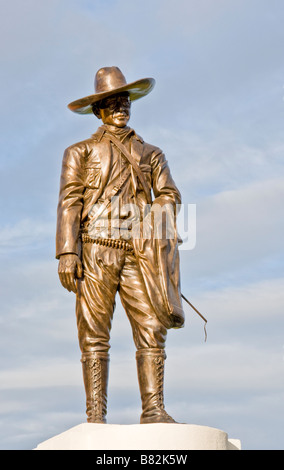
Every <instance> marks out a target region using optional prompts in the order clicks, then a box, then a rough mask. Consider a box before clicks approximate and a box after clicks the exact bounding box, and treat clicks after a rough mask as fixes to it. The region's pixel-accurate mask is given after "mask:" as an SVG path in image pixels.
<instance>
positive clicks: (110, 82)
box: [95, 67, 127, 93]
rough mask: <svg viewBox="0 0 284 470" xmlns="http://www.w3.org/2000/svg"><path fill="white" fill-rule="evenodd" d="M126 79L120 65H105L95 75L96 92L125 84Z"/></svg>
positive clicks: (106, 90)
mask: <svg viewBox="0 0 284 470" xmlns="http://www.w3.org/2000/svg"><path fill="white" fill-rule="evenodd" d="M126 84H127V83H126V79H125V76H124V75H123V73H122V72H121V70H120V69H119V68H118V67H103V68H101V69H100V70H98V72H97V73H96V76H95V91H96V93H105V92H109V91H113V90H116V89H117V88H120V87H123V86H125V85H126Z"/></svg>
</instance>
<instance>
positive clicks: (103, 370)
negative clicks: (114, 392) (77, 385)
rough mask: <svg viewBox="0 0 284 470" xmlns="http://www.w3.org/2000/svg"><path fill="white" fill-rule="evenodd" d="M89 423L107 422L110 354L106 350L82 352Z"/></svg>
mask: <svg viewBox="0 0 284 470" xmlns="http://www.w3.org/2000/svg"><path fill="white" fill-rule="evenodd" d="M81 362H82V368H83V379H84V385H85V391H86V406H87V408H86V414H87V422H88V423H101V424H105V423H106V414H107V384H108V364H109V355H108V353H107V352H104V351H95V352H90V353H83V354H82V359H81Z"/></svg>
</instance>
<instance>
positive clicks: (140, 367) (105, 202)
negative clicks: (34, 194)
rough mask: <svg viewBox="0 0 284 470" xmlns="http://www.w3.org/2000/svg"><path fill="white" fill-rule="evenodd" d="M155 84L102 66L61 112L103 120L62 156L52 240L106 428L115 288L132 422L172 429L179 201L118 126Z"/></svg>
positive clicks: (154, 159) (96, 413)
mask: <svg viewBox="0 0 284 470" xmlns="http://www.w3.org/2000/svg"><path fill="white" fill-rule="evenodd" d="M154 83H155V81H154V80H153V79H152V78H145V79H142V80H138V81H135V82H133V83H127V82H126V79H125V77H124V75H123V74H122V72H121V71H120V69H119V68H117V67H104V68H102V69H100V70H99V71H98V72H97V74H96V77H95V94H93V95H90V96H87V97H85V98H82V99H80V100H77V101H74V102H72V103H70V104H69V105H68V106H69V108H70V109H71V110H72V111H74V112H77V113H80V114H88V113H94V114H95V115H96V116H97V117H98V118H99V119H101V120H102V122H103V125H102V126H101V127H99V128H98V130H97V131H96V132H95V134H94V135H92V136H91V137H90V138H89V139H87V140H84V141H82V142H79V143H76V144H74V145H71V146H70V147H69V148H67V149H66V151H65V153H64V158H63V164H62V174H61V183H60V196H59V204H58V219H57V237H56V257H57V258H58V259H59V266H58V272H59V278H60V281H61V283H62V285H63V286H64V287H65V288H66V289H68V291H73V292H75V293H76V317H77V326H78V338H79V345H80V349H81V352H82V359H81V361H82V367H83V379H84V385H85V391H86V406H87V409H86V413H87V421H88V422H91V423H105V422H106V413H107V383H108V364H109V348H110V344H109V340H110V330H111V324H112V318H113V312H114V307H115V296H116V293H117V291H118V292H119V295H120V298H121V302H122V305H123V307H124V309H125V311H126V314H127V316H128V319H129V321H130V324H131V327H132V332H133V339H134V343H135V346H136V348H137V352H136V360H137V371H138V381H139V387H140V392H141V400H142V414H141V418H140V423H142V424H144V423H174V422H175V421H174V419H173V418H172V417H170V416H169V415H168V414H167V412H166V410H165V407H164V396H163V382H164V361H165V358H166V354H165V343H166V336H167V330H168V329H169V328H180V327H182V326H183V324H184V313H183V308H182V301H181V293H180V278H179V253H178V243H179V240H178V236H177V232H176V228H175V218H176V207H177V205H178V204H180V202H181V196H180V193H179V191H178V189H177V187H176V185H175V183H174V181H173V179H172V176H171V173H170V170H169V167H168V164H167V161H166V159H165V156H164V154H163V152H162V151H161V150H160V149H159V148H157V147H155V146H153V145H150V144H148V143H146V142H144V140H143V139H142V138H141V137H140V136H139V135H137V134H136V132H135V131H134V130H133V129H131V128H130V127H128V125H127V124H128V121H129V118H130V107H131V103H132V101H134V100H137V99H139V98H142V97H143V96H145V95H147V94H148V93H149V92H150V91H151V90H152V88H153V86H154ZM159 211H160V213H161V217H158V218H156V217H155V215H156V213H157V212H159ZM114 214H115V215H114ZM165 215H166V219H169V220H167V224H168V229H167V230H165V217H164V216H165ZM168 215H169V217H168ZM155 220H156V222H155ZM157 220H158V222H157ZM145 221H147V224H145ZM145 226H146V229H145ZM157 226H158V228H159V230H158V232H159V233H158V236H156V235H157ZM149 234H150V235H149Z"/></svg>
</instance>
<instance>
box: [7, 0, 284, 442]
mask: <svg viewBox="0 0 284 470" xmlns="http://www.w3.org/2000/svg"><path fill="white" fill-rule="evenodd" d="M0 8H1V15H0V18H1V19H0V21H1V28H0V34H1V41H0V44H1V46H0V47H1V62H2V67H1V78H0V80H1V89H2V99H1V110H0V113H1V129H2V132H1V150H2V151H1V185H0V192H1V199H0V201H1V213H2V217H1V226H0V234H1V238H0V252H1V258H2V263H1V265H2V269H1V274H0V276H1V282H0V286H1V287H0V288H1V316H0V323H1V329H0V335H1V343H0V349H1V355H0V357H1V360H0V396H1V401H0V414H1V420H0V421H1V427H0V447H1V448H2V449H32V448H34V447H36V445H37V444H38V443H39V442H42V441H43V440H45V439H47V438H49V437H51V436H53V435H55V434H59V433H61V432H63V431H65V430H67V429H68V428H70V427H71V426H75V425H77V424H79V423H81V422H84V421H85V397H84V391H83V383H82V377H81V364H80V352H79V348H78V344H77V332H76V322H75V313H74V300H75V299H74V296H73V294H71V293H68V292H67V291H65V290H64V289H63V288H62V287H61V285H60V283H59V280H58V277H57V261H56V260H55V259H54V250H55V242H54V239H55V224H56V206H57V198H58V189H59V176H60V168H61V159H62V155H63V151H64V149H65V148H66V147H67V146H69V145H70V144H72V143H74V142H76V141H79V140H83V139H85V138H87V137H88V136H90V135H91V134H92V133H93V132H94V131H95V130H96V128H97V126H98V125H99V121H97V120H96V118H95V117H92V116H79V115H75V114H73V113H71V112H70V111H69V110H68V109H67V104H68V103H69V102H70V101H73V100H75V99H77V98H81V97H83V96H86V95H88V94H91V93H92V92H93V80H94V75H95V73H96V71H97V70H98V69H99V68H100V67H102V66H108V65H117V66H119V67H120V68H121V69H122V71H123V72H124V74H125V76H126V78H127V80H128V81H133V80H136V79H139V78H143V77H148V76H150V77H154V78H155V79H156V86H155V88H154V90H153V92H152V93H151V94H150V95H148V96H147V97H146V98H144V99H143V100H139V101H137V102H136V103H134V104H133V107H132V117H131V121H130V125H131V126H132V127H134V128H135V129H136V130H137V132H138V133H139V134H140V135H142V136H143V138H144V139H145V140H146V141H148V142H151V143H153V144H155V145H157V146H159V147H161V148H162V149H163V150H164V152H165V153H166V155H167V158H168V161H169V164H170V167H171V169H172V173H173V176H174V179H175V181H176V183H177V185H178V187H179V188H180V190H181V192H182V196H183V202H184V204H196V211H197V212H196V213H197V236H196V246H195V248H194V249H192V250H183V251H182V252H181V272H182V291H183V293H184V294H185V295H186V296H188V297H189V298H190V299H191V300H192V302H193V304H195V305H196V306H197V307H198V308H199V309H200V310H201V312H202V313H203V314H204V315H205V316H206V317H207V319H208V328H207V330H208V340H207V342H206V343H204V336H203V324H202V322H201V321H200V319H199V318H198V317H197V316H196V315H195V314H194V312H192V311H190V310H189V309H187V307H185V309H186V312H187V318H186V326H185V328H184V329H182V330H179V331H170V332H169V336H168V343H167V356H168V359H167V363H166V404H167V409H168V411H169V412H170V413H171V414H172V415H173V416H174V417H175V419H176V420H178V421H181V422H187V423H192V424H200V425H204V426H213V427H216V428H220V429H223V430H225V431H226V432H228V434H229V437H231V438H237V439H241V441H242V445H243V448H245V449H283V447H284V445H283V415H284V405H283V403H284V400H283V398H284V391H283V385H284V380H283V374H284V339H283V326H284V322H283V306H284V283H283V258H284V256H283V228H284V227H283V225H284V224H283V196H284V162H283V153H284V139H283V118H284V114H283V113H284V103H283V96H284V88H283V86H284V65H283V46H284V30H283V23H284V8H283V2H282V1H281V0H270V1H269V2H268V1H265V0H245V1H244V0H214V2H213V1H212V0H198V1H194V0H177V1H175V2H173V1H169V0H151V1H149V0H144V1H143V2H138V1H133V0H132V1H130V0H113V1H108V2H104V1H102V0H100V1H97V0H93V1H91V0H80V1H79V0H68V1H67V0H49V1H48V2H38V1H36V0H26V1H25V2H22V1H20V0H9V2H8V1H4V0H2V1H1V3H0ZM177 364H178V367H177ZM125 383H127V386H126V385H125ZM139 415H140V398H139V392H138V384H137V378H136V369H135V350H134V346H133V342H132V338H131V331H130V326H129V325H128V322H127V320H126V318H125V314H124V312H123V310H122V307H121V305H120V302H119V300H118V304H117V310H116V315H115V319H114V323H113V335H112V348H111V370H110V383H109V413H108V421H109V422H110V423H121V424H131V423H137V422H138V419H139Z"/></svg>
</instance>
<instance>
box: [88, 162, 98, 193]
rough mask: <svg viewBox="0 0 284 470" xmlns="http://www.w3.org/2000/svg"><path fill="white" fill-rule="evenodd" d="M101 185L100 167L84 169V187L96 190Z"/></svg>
mask: <svg viewBox="0 0 284 470" xmlns="http://www.w3.org/2000/svg"><path fill="white" fill-rule="evenodd" d="M100 184H101V169H100V167H99V166H98V167H88V168H85V187H86V188H90V189H98V188H99V187H100Z"/></svg>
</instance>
